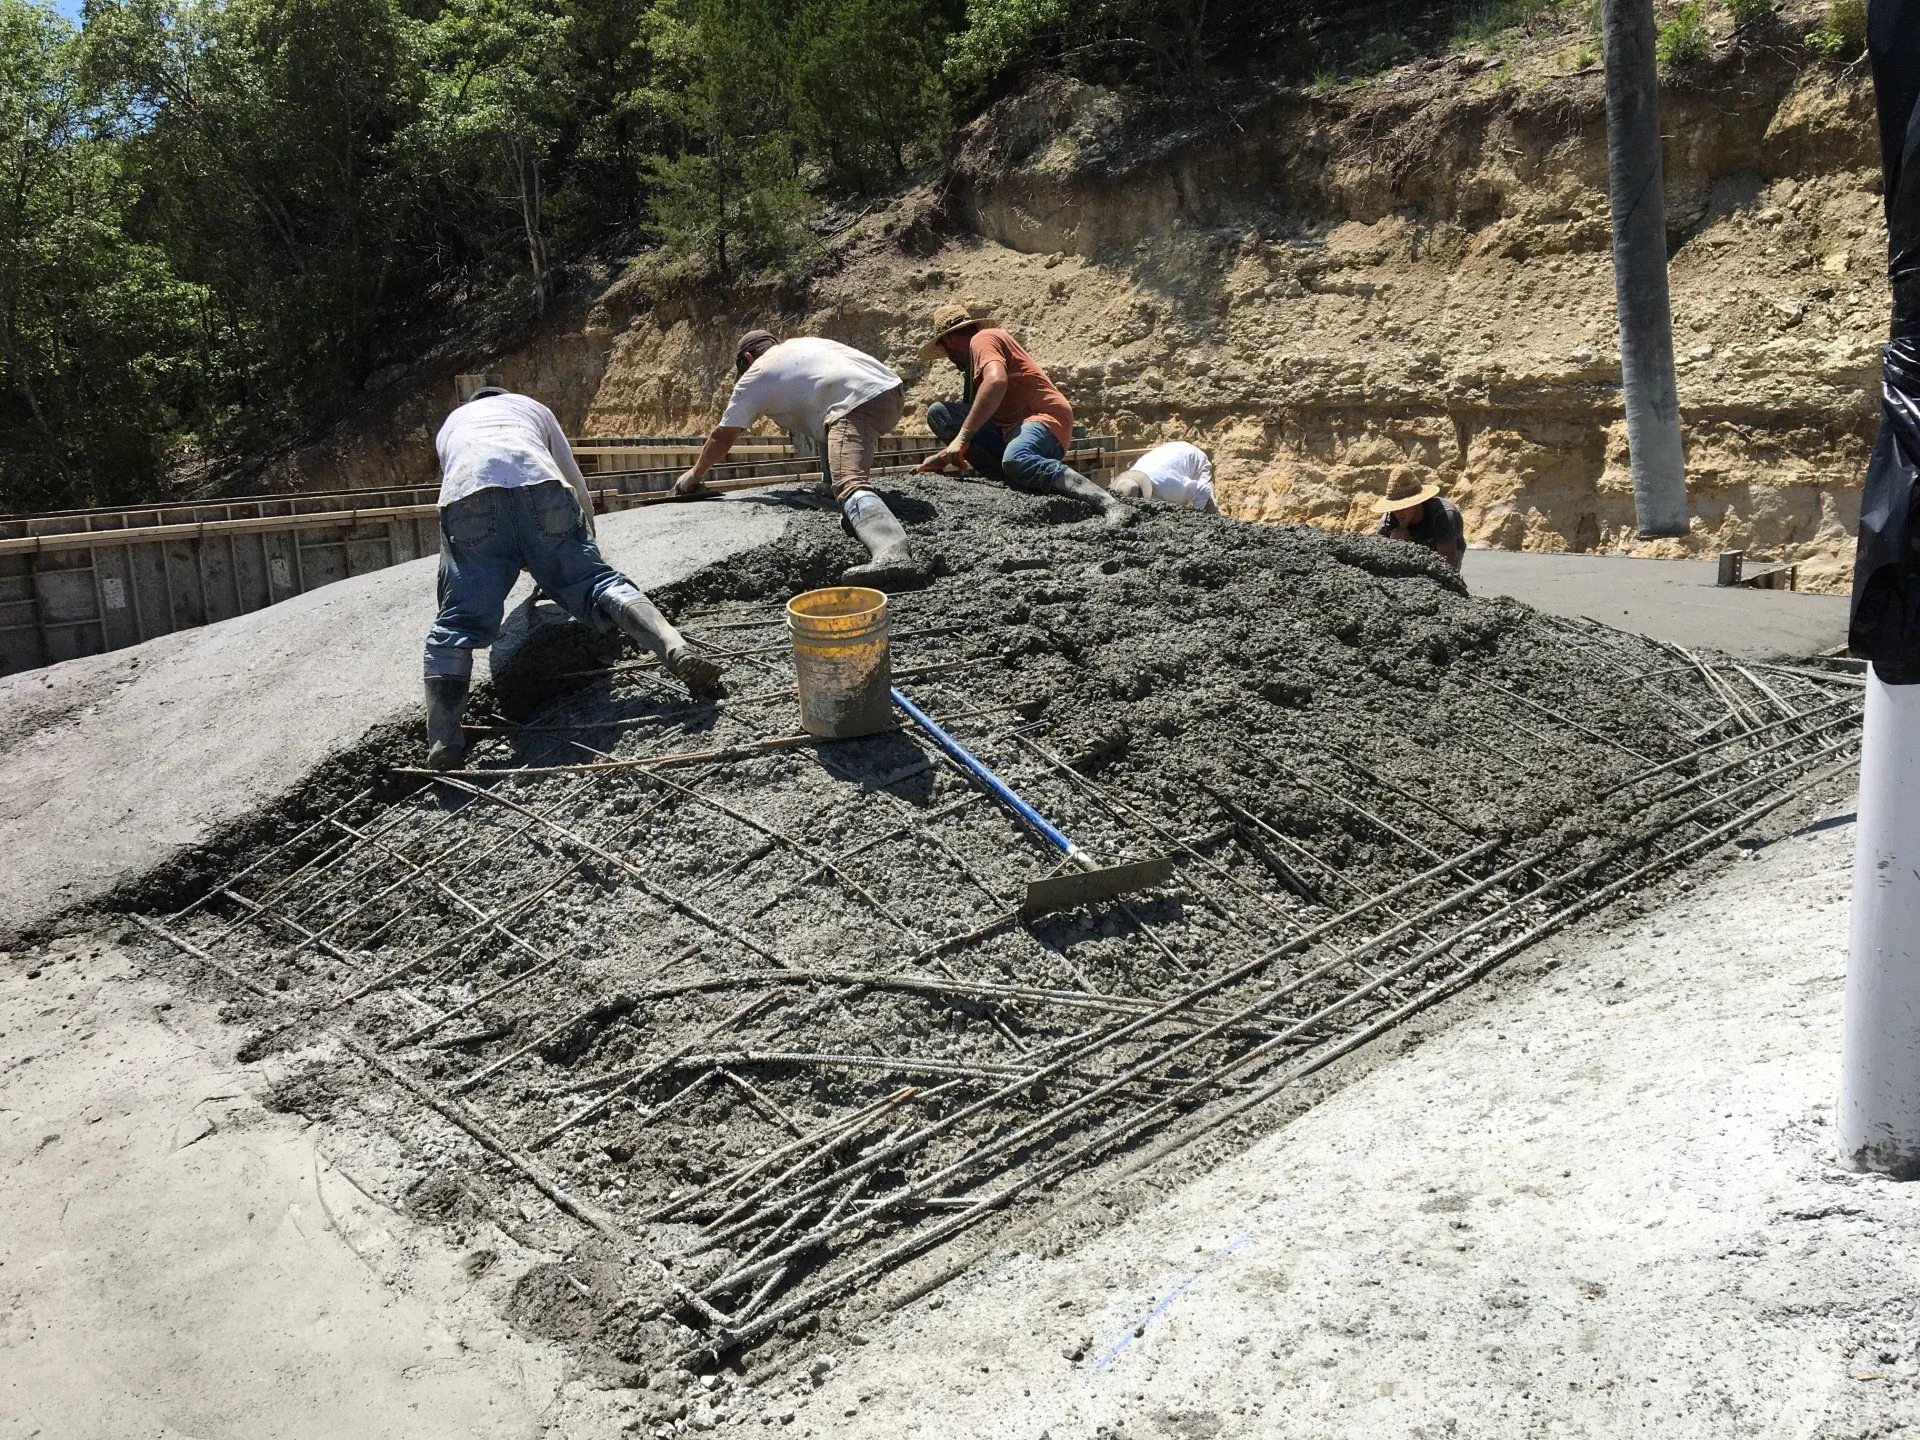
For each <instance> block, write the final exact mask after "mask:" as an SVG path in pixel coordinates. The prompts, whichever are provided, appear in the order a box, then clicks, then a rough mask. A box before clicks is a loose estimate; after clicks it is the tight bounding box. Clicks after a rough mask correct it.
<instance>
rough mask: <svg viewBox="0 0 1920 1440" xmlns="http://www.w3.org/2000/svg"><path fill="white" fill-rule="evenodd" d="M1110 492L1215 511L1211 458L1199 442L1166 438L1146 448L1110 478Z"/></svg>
mask: <svg viewBox="0 0 1920 1440" xmlns="http://www.w3.org/2000/svg"><path fill="white" fill-rule="evenodd" d="M1112 489H1113V493H1114V494H1116V495H1121V496H1129V497H1132V498H1133V499H1136V500H1164V501H1165V502H1166V503H1168V504H1169V505H1191V506H1192V507H1193V508H1194V509H1195V510H1202V511H1205V512H1206V513H1207V514H1209V515H1218V514H1219V513H1220V508H1219V507H1218V506H1217V505H1215V504H1214V503H1213V462H1212V461H1211V460H1209V459H1207V452H1206V451H1204V450H1202V449H1201V448H1200V447H1199V446H1198V445H1189V444H1188V443H1187V442H1186V441H1184V440H1169V441H1168V442H1167V443H1166V444H1165V445H1157V446H1155V447H1154V448H1153V449H1151V450H1149V451H1147V453H1146V454H1144V455H1142V456H1141V457H1140V458H1139V459H1138V460H1136V461H1134V462H1133V464H1131V465H1129V466H1128V467H1127V468H1126V469H1125V470H1122V471H1121V472H1120V473H1119V474H1118V475H1116V476H1114V478H1113V486H1112Z"/></svg>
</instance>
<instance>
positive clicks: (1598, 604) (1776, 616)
mask: <svg viewBox="0 0 1920 1440" xmlns="http://www.w3.org/2000/svg"><path fill="white" fill-rule="evenodd" d="M1717 571H1718V567H1717V566H1716V565H1714V564H1713V563H1711V562H1709V561H1703V560H1642V559H1638V558H1636V557H1634V556H1630V555H1546V554H1537V553H1534V552H1531V551H1520V550H1469V551H1468V552H1467V559H1466V563H1465V565H1464V566H1463V567H1462V572H1461V573H1462V576H1463V578H1464V579H1465V580H1466V582H1467V588H1468V589H1469V590H1471V591H1472V592H1473V593H1474V594H1476V595H1511V596H1512V597H1513V598H1514V599H1516V600H1524V601H1526V603H1527V604H1529V605H1532V606H1535V607H1536V608H1538V609H1541V610H1545V611H1547V612H1548V613H1549V614H1553V615H1566V616H1577V615H1584V616H1586V617H1587V618H1588V619H1591V620H1598V621H1599V622H1600V623H1601V624H1603V625H1611V626H1613V627H1614V628H1615V629H1616V630H1631V631H1633V632H1634V633H1635V634H1638V635H1645V636H1647V637H1648V638H1649V639H1652V640H1662V641H1665V642H1666V643H1667V644H1669V645H1684V646H1687V647H1688V648H1689V649H1692V648H1697V647H1700V646H1706V647H1708V648H1711V649H1714V650H1724V651H1725V652H1726V653H1727V654H1729V655H1737V656H1739V657H1741V658H1742V659H1747V660H1772V659H1777V658H1779V657H1782V656H1794V657H1799V656H1806V655H1815V654H1818V653H1820V652H1821V651H1823V650H1831V649H1833V648H1834V647H1835V646H1836V645H1844V644H1846V642H1847V607H1848V603H1849V602H1848V599H1847V597H1846V596H1844V595H1804V594H1799V593H1797V592H1794V591H1790V590H1748V589H1745V588H1741V587H1735V588H1729V589H1724V590H1723V589H1721V588H1719V587H1718V586H1716V585H1715V584H1714V577H1715V575H1716V573H1717Z"/></svg>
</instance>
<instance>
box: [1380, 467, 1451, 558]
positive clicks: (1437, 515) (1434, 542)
mask: <svg viewBox="0 0 1920 1440" xmlns="http://www.w3.org/2000/svg"><path fill="white" fill-rule="evenodd" d="M1373 513H1374V514H1376V515H1378V516H1379V517H1380V525H1379V528H1378V529H1376V530H1375V531H1374V533H1375V534H1376V535H1384V536H1386V537H1387V538H1388V539H1389V540H1411V541H1412V542H1413V543H1414V544H1416V545H1424V546H1426V547H1427V548H1428V549H1429V550H1431V551H1433V552H1434V553H1435V554H1437V555H1441V556H1444V557H1445V558H1446V559H1447V560H1448V561H1449V562H1451V563H1452V565H1453V568H1454V569H1456V570H1458V569H1459V568H1460V562H1461V561H1462V560H1464V559H1465V558H1466V554H1467V529H1466V522H1465V521H1464V520H1463V519H1461V517H1460V507H1459V506H1458V505H1456V504H1454V503H1453V501H1451V500H1449V499H1447V498H1446V497H1444V496H1443V495H1441V493H1440V487H1439V486H1438V485H1423V484H1421V483H1420V477H1419V476H1418V475H1417V474H1415V473H1414V471H1413V470H1412V469H1411V468H1410V467H1408V466H1404V465H1403V466H1400V467H1399V468H1398V469H1396V470H1395V471H1394V472H1393V476H1392V478H1391V479H1390V480H1389V481H1388V482H1387V493H1386V494H1385V495H1384V496H1382V497H1381V498H1380V499H1379V500H1377V501H1375V502H1374V506H1373Z"/></svg>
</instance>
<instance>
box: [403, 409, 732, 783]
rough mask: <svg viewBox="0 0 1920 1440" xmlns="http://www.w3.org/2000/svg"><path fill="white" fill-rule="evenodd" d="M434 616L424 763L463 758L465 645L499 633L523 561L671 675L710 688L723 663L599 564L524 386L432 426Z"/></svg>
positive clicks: (586, 508)
mask: <svg viewBox="0 0 1920 1440" xmlns="http://www.w3.org/2000/svg"><path fill="white" fill-rule="evenodd" d="M434 444H435V447H436V448H437V449H438V450H439V452H440V618H439V619H438V620H436V621H435V622H434V626H433V629H432V630H431V631H429V632H428V634H427V670H426V682H427V745H428V749H427V763H428V764H429V765H431V766H433V767H434V768H436V769H440V770H454V769H458V768H459V767H460V766H461V764H463V763H464V762H465V759H466V749H467V744H466V737H465V736H464V735H463V734H462V733H461V730H460V716H461V713H462V711H464V710H465V709H466V704H467V687H468V684H469V682H470V679H471V677H472V674H473V652H474V650H475V649H476V648H478V647H480V646H483V645H491V644H492V643H493V642H494V641H495V640H496V639H497V638H498V637H499V634H500V625H501V621H502V619H503V618H504V616H505V612H506V603H507V595H508V593H509V592H510V591H511V590H512V589H513V586H514V582H515V581H516V580H518V579H519V578H520V572H521V571H522V570H523V569H524V570H526V571H528V572H529V573H531V574H532V576H533V578H534V582H535V583H536V584H538V585H539V587H540V588H541V589H542V590H543V591H545V592H546V594H547V595H548V596H549V597H550V598H551V599H552V600H553V601H554V602H555V603H556V604H558V605H559V606H560V607H561V608H562V609H564V610H565V611H566V612H567V613H568V614H570V615H571V616H573V618H574V619H576V620H578V621H580V622H581V623H582V624H584V625H590V626H592V627H593V628H594V629H595V630H597V631H601V632H603V633H604V632H605V631H607V630H610V629H616V628H617V629H619V630H621V631H622V632H624V633H625V634H627V635H630V636H632V637H633V638H634V639H635V640H636V641H638V642H639V643H640V644H641V645H642V646H643V647H645V648H646V649H648V650H651V651H653V653H654V654H656V655H658V656H659V657H660V663H661V665H662V666H663V667H665V669H666V671H667V673H668V674H670V675H673V676H676V677H678V679H679V680H680V681H681V682H682V683H683V684H684V685H686V687H687V688H688V689H690V690H692V691H694V692H695V693H697V694H699V693H710V692H712V691H714V690H715V689H716V687H717V686H718V683H719V679H720V667H719V666H717V665H715V664H714V663H713V661H711V660H708V659H706V658H705V657H704V656H700V655H696V654H694V653H693V652H692V650H690V649H689V648H688V646H687V643H686V641H685V640H683V639H682V638H681V636H680V632H679V631H678V630H675V629H674V628H673V626H671V625H669V624H668V623H667V621H666V617H664V616H663V615H661V613H660V612H659V611H658V610H656V609H655V608H654V605H653V602H652V601H651V600H649V599H648V598H647V597H646V596H645V595H644V594H642V593H641V591H640V589H639V587H638V586H636V585H635V584H634V583H633V582H632V581H631V580H629V579H628V578H627V577H626V576H624V575H622V574H621V573H620V572H619V571H618V570H616V569H614V568H613V567H612V566H611V565H609V564H607V562H606V561H605V560H603V559H602V558H601V556H600V547H599V546H598V545H597V544H596V543H595V542H594V538H593V521H592V518H591V517H592V515H593V502H592V499H591V497H590V496H589V495H588V494H587V485H586V481H585V479H584V478H583V477H582V476H581V474H580V467H579V465H578V464H576V463H575V461H574V458H573V448H572V447H571V446H570V445H568V444H567V437H566V434H565V432H564V431H562V430H561V428H560V422H559V421H558V420H556V419H554V416H553V412H552V411H551V410H549V409H548V408H547V407H546V406H544V405H542V404H541V403H540V402H539V401H538V400H535V399H533V398H532V397H531V396H528V395H515V394H513V393H511V392H509V391H507V390H503V389H501V388H499V387H498V386H484V387H482V388H481V389H479V390H476V391H475V392H474V394H473V398H472V399H470V400H468V401H467V402H466V403H465V404H464V405H461V406H459V407H458V408H457V409H455V410H454V412H453V413H452V414H451V415H449V416H448V417H447V422H446V424H444V425H442V426H441V427H440V434H439V437H438V438H437V439H436V440H435V442H434Z"/></svg>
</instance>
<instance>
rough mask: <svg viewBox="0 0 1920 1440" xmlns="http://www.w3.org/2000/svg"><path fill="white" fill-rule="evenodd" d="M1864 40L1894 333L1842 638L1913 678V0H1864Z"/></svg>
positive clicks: (1916, 369) (1891, 676) (1916, 104)
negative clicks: (1876, 121)
mask: <svg viewBox="0 0 1920 1440" xmlns="http://www.w3.org/2000/svg"><path fill="white" fill-rule="evenodd" d="M1867 48H1868V50H1869V52H1870V54H1871V56H1872V61H1873V90H1874V101H1875V105H1876V107H1877V109H1878V111H1879V117H1880V168H1881V173H1882V175H1883V176H1884V177H1885V181H1886V199H1887V278H1888V280H1889V281H1890V282H1891V284H1892V288H1893V331H1892V334H1893V338H1892V339H1891V340H1889V341H1888V342H1887V345H1886V347H1885V348H1884V349H1883V350H1882V351H1881V361H1880V434H1879V436H1878V437H1877V438H1876V439H1875V441H1874V444H1873V458H1872V460H1871V461H1869V462H1868V465H1867V484H1866V493H1865V495H1864V496H1863V497H1862V500H1861V505H1860V540H1859V546H1858V549H1857V550H1856V552H1855V555H1854V567H1853V615H1852V619H1851V622H1850V624H1849V625H1848V628H1847V644H1848V646H1849V648H1850V649H1851V650H1852V651H1853V653H1854V654H1855V655H1859V656H1863V657H1865V658H1866V659H1869V660H1871V661H1872V662H1873V669H1874V673H1875V674H1877V675H1878V676H1879V677H1880V679H1882V680H1883V681H1885V682H1886V683H1887V684H1889V685H1915V684H1920V550H1916V547H1915V538H1916V537H1915V528H1916V527H1915V518H1916V517H1915V515H1914V499H1915V494H1916V488H1915V487H1916V485H1920V0H1872V3H1871V5H1870V6H1869V7H1868V11H1867Z"/></svg>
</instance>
